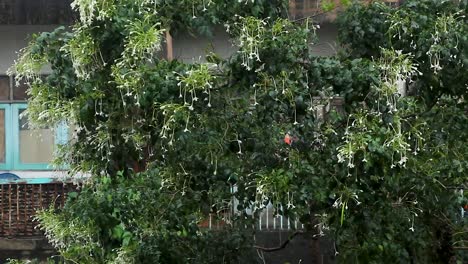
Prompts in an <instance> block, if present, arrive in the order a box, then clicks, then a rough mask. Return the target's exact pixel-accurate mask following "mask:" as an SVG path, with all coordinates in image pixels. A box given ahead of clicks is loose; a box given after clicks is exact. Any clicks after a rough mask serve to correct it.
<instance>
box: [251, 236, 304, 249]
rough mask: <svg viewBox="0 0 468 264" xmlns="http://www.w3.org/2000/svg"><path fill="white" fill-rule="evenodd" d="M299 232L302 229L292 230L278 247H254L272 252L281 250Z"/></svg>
mask: <svg viewBox="0 0 468 264" xmlns="http://www.w3.org/2000/svg"><path fill="white" fill-rule="evenodd" d="M299 234H304V232H303V231H296V232H294V233H293V234H292V235H291V236H290V237H289V238H288V239H286V240H285V241H284V242H283V243H282V244H281V245H280V246H278V247H274V248H265V247H261V246H254V248H255V249H257V250H261V251H263V252H274V251H278V250H281V249H284V248H285V247H286V246H287V245H288V244H289V242H291V240H293V238H294V237H295V236H297V235H299Z"/></svg>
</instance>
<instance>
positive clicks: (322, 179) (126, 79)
mask: <svg viewBox="0 0 468 264" xmlns="http://www.w3.org/2000/svg"><path fill="white" fill-rule="evenodd" d="M227 5H228V4H227V3H226V2H225V1H215V0H212V1H209V0H200V1H179V2H178V4H177V8H176V7H175V5H173V4H171V2H170V1H161V2H160V1H148V0H139V1H127V0H119V1H117V0H114V1H110V0H107V1H104V0H103V1H98V2H93V1H91V2H89V1H83V0H81V1H75V2H74V4H73V6H74V8H75V9H76V10H77V11H79V13H80V21H79V22H77V23H76V24H75V25H74V26H73V27H72V29H71V31H67V30H66V29H64V28H58V29H57V30H55V31H54V32H50V33H42V34H41V35H38V36H36V37H35V38H34V39H33V41H32V42H31V43H30V45H29V46H28V47H27V48H25V49H24V50H23V51H22V53H21V55H20V59H19V61H18V62H17V63H16V65H15V68H14V71H15V72H16V73H17V79H18V80H20V79H26V80H27V82H28V83H29V84H30V90H29V93H30V94H31V100H30V102H29V109H28V114H29V116H30V118H32V119H33V120H35V121H36V125H39V126H41V125H48V126H54V124H56V123H58V122H63V121H67V122H68V123H70V124H75V125H76V126H77V139H76V140H75V141H73V142H71V143H70V144H69V145H68V146H66V147H64V149H63V153H64V154H62V155H60V156H59V157H60V158H59V159H58V160H57V162H58V163H60V162H66V163H68V164H70V167H71V169H72V171H75V172H76V171H83V172H89V173H91V174H92V175H93V176H92V178H91V180H90V182H89V183H87V184H86V185H85V186H84V188H83V190H82V191H81V193H80V194H73V195H70V201H69V202H68V203H67V205H66V206H65V208H63V209H62V210H61V211H60V212H54V210H48V211H47V210H46V211H44V212H42V213H40V214H39V216H38V218H39V220H40V221H41V225H42V228H43V229H44V230H45V231H46V234H47V235H48V237H49V238H50V239H51V241H52V242H53V243H54V245H55V246H56V247H57V248H58V249H59V251H60V253H61V254H62V256H64V258H65V259H66V260H67V261H75V262H79V263H158V262H160V263H187V262H190V263H219V261H220V260H222V261H223V262H226V263H233V262H237V261H241V260H240V258H243V257H244V256H242V254H239V253H241V252H247V251H246V250H245V249H246V248H251V247H252V240H251V238H252V236H251V234H252V230H250V229H248V228H245V226H250V225H249V223H252V221H253V219H252V216H250V215H248V214H247V213H246V211H245V209H247V208H249V209H252V208H253V212H254V213H253V214H254V217H255V216H258V213H259V211H260V210H261V209H262V208H264V207H265V206H266V205H267V204H268V203H269V202H271V203H272V204H273V205H274V206H275V208H276V210H277V212H278V213H281V214H283V215H287V216H291V217H298V218H299V219H301V222H302V223H304V224H306V226H307V227H308V228H309V229H310V230H312V231H314V232H317V235H329V236H330V237H331V238H333V239H334V240H335V243H336V250H337V251H336V254H337V255H338V257H339V259H340V260H341V261H343V262H346V263H348V262H355V263H382V262H389V261H395V260H399V261H400V262H403V263H429V262H433V263H446V262H447V261H448V260H449V259H450V258H452V256H453V255H454V252H453V248H454V245H455V246H464V245H463V243H464V242H463V241H464V238H463V236H466V232H464V231H459V230H460V229H461V230H463V229H465V230H466V225H465V224H466V221H465V222H464V220H463V219H461V218H460V217H459V215H458V212H459V210H458V209H457V208H459V207H460V205H461V204H460V201H458V200H459V199H466V198H463V197H460V193H459V192H458V191H457V190H458V188H461V187H462V186H463V184H465V182H466V176H465V174H464V173H465V171H466V169H467V166H468V162H467V160H466V156H467V151H468V149H467V146H466V144H464V143H466V141H467V137H468V134H467V133H468V130H467V125H468V122H467V105H466V99H465V98H466V93H467V89H466V87H467V83H468V82H467V79H466V78H467V76H466V74H465V73H466V67H467V62H468V60H467V57H466V56H467V49H466V45H467V41H466V40H467V39H466V38H467V36H468V34H467V32H468V30H467V25H468V23H466V17H465V13H466V6H467V5H466V1H460V2H454V1H442V2H439V1H432V0H424V1H415V0H409V1H406V3H405V4H404V5H403V6H402V7H400V8H399V9H391V8H389V7H386V6H385V5H383V4H380V3H377V2H375V3H372V4H370V5H360V4H355V5H353V6H351V7H349V8H348V9H347V11H346V12H345V13H344V14H343V20H342V23H341V28H342V33H341V39H342V44H343V45H344V46H345V47H347V49H346V50H345V52H343V53H346V54H349V55H338V56H336V57H332V58H319V57H314V56H313V55H311V53H310V51H309V48H310V46H309V43H310V41H311V40H312V39H313V38H314V37H315V36H314V32H315V30H316V25H315V24H313V21H312V20H311V19H305V20H303V21H301V23H294V22H290V21H288V20H286V19H284V18H282V17H283V16H284V15H285V11H284V10H285V9H284V8H285V6H286V2H285V1H277V2H274V3H271V1H268V3H267V2H266V1H265V2H264V1H235V3H229V6H227ZM228 7H229V8H228ZM408 17H412V18H414V19H413V20H409V19H408ZM216 24H225V25H226V26H227V29H228V32H229V33H230V34H231V36H232V38H233V39H234V40H236V43H237V45H238V48H239V49H238V52H236V53H235V54H234V55H233V56H232V57H231V58H229V59H227V60H223V59H221V58H219V57H218V56H216V54H213V53H210V54H208V55H207V58H206V59H207V61H208V62H209V63H200V64H184V63H182V62H179V61H167V60H165V59H163V58H161V56H160V55H158V51H159V50H160V48H161V42H162V41H163V39H164V37H163V36H164V35H163V33H164V32H166V31H168V30H170V31H171V32H172V33H175V32H176V31H177V30H180V29H182V28H189V29H191V30H193V31H195V32H200V33H209V32H210V27H211V26H213V25H216ZM351 32H353V33H351ZM368 36H370V37H372V38H371V39H369V38H368ZM429 36H431V37H429ZM346 51H347V52H346ZM47 63H49V64H50V65H51V66H52V70H53V73H52V74H51V75H50V76H48V77H47V78H46V79H45V80H43V79H42V78H40V76H39V75H38V74H37V72H38V71H39V70H40V69H41V67H43V65H45V64H47ZM454 78H456V81H454ZM404 81H406V82H407V83H408V95H409V96H402V91H401V90H400V91H399V89H398V88H399V87H400V84H401V83H402V82H404ZM337 94H338V95H341V96H343V97H344V98H345V100H346V104H345V109H346V115H343V114H339V113H337V112H336V111H333V110H332V111H330V112H329V113H327V114H326V117H325V118H320V117H319V116H318V115H317V114H318V111H317V105H318V104H317V100H319V101H322V102H321V103H320V104H322V105H328V104H329V102H330V99H329V98H330V97H333V96H335V95H337ZM234 186H235V188H233V187H234ZM233 189H234V190H235V191H234V192H233V191H232V190H233ZM234 198H235V201H236V205H237V206H236V207H237V208H236V211H237V213H236V214H234V215H233V216H232V218H229V219H224V220H225V222H226V229H225V230H224V232H218V231H210V230H203V229H201V228H200V227H199V223H200V222H201V221H202V219H203V218H204V217H205V216H206V215H207V214H209V213H213V214H217V215H218V216H219V217H220V218H222V217H223V216H224V213H225V212H226V208H230V207H231V206H232V204H233V201H234ZM457 199H458V200H457ZM246 241H247V242H246ZM248 241H250V242H248ZM213 244H215V245H217V246H216V247H212V246H210V245H213ZM213 248H216V249H217V250H212V249H213ZM246 261H247V260H244V262H246Z"/></svg>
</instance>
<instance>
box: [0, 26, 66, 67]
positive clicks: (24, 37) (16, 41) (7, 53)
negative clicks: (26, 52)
mask: <svg viewBox="0 0 468 264" xmlns="http://www.w3.org/2000/svg"><path fill="white" fill-rule="evenodd" d="M56 27H57V26H55V25H32V26H31V25H18V26H11V25H10V26H4V25H0V75H4V74H5V73H6V71H7V70H8V68H10V67H11V65H13V63H14V61H15V59H16V58H17V57H18V55H17V52H18V51H19V50H20V49H21V48H23V47H25V46H26V44H27V43H28V40H29V39H30V37H31V35H32V34H34V33H38V32H44V31H52V30H53V29H54V28H56Z"/></svg>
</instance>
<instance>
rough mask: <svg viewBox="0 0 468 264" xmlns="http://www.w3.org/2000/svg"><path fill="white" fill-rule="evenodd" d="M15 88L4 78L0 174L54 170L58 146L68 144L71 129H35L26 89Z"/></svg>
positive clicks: (0, 111)
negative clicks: (18, 171) (3, 172)
mask: <svg viewBox="0 0 468 264" xmlns="http://www.w3.org/2000/svg"><path fill="white" fill-rule="evenodd" d="M12 84H13V80H12V78H9V77H8V76H0V100H1V101H2V102H1V103H0V170H50V169H51V168H50V166H49V163H50V161H51V160H52V159H53V156H54V152H55V150H56V146H57V144H63V143H64V142H66V141H67V140H68V132H67V126H66V125H65V123H63V124H60V125H59V126H58V127H57V128H55V129H51V128H42V129H32V128H31V126H30V125H29V121H28V117H27V115H26V113H25V110H26V108H27V104H26V103H25V100H26V97H27V94H26V90H27V89H26V85H25V84H20V85H19V86H17V87H13V88H11V87H12Z"/></svg>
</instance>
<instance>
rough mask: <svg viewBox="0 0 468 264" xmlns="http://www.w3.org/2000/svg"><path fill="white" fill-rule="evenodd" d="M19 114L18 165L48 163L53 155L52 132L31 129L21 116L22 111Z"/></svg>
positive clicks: (53, 137)
mask: <svg viewBox="0 0 468 264" xmlns="http://www.w3.org/2000/svg"><path fill="white" fill-rule="evenodd" d="M19 112H20V120H19V151H20V153H19V156H20V163H23V164H27V163H50V161H51V160H52V158H53V153H54V142H55V135H54V131H52V130H51V129H48V128H43V129H31V128H30V127H29V126H28V120H27V117H26V116H24V115H21V114H22V113H23V112H24V109H22V110H20V111H19Z"/></svg>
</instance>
